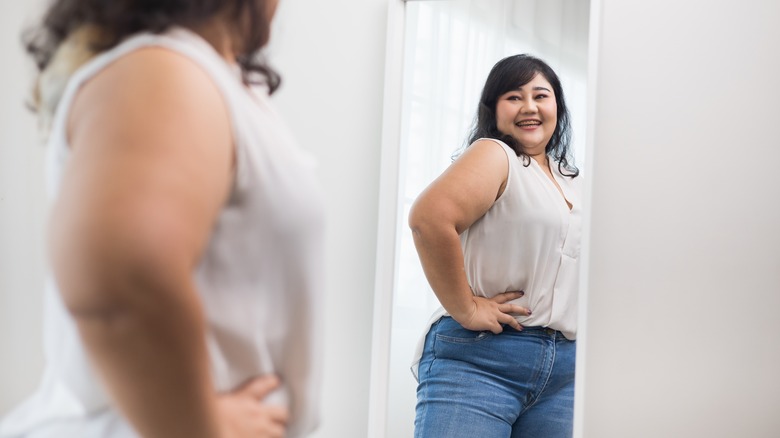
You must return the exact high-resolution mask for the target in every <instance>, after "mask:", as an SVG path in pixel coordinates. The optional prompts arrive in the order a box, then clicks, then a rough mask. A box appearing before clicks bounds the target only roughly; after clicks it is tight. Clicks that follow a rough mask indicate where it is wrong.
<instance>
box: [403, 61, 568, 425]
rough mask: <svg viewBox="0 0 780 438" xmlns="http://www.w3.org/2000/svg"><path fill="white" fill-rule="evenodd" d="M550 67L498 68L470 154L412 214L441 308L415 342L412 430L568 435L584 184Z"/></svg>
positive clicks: (518, 64)
mask: <svg viewBox="0 0 780 438" xmlns="http://www.w3.org/2000/svg"><path fill="white" fill-rule="evenodd" d="M569 139H570V127H569V115H568V111H567V109H566V103H565V100H564V97H563V90H562V88H561V84H560V81H559V79H558V77H557V75H556V74H555V72H554V71H553V70H552V69H551V68H550V67H549V66H548V65H547V64H545V63H544V62H542V61H541V60H539V59H536V58H534V57H531V56H528V55H516V56H510V57H508V58H505V59H503V60H501V61H500V62H498V63H497V64H496V65H495V66H494V67H493V69H492V70H491V72H490V74H489V76H488V78H487V81H486V83H485V87H484V89H483V91H482V96H481V98H480V103H479V109H478V112H477V120H476V126H475V128H474V131H473V134H472V136H471V139H470V141H469V142H470V146H469V147H467V148H466V150H465V152H464V153H463V154H462V155H461V156H460V157H459V158H458V159H457V160H456V161H455V162H454V163H453V164H452V165H451V166H450V167H449V168H448V169H447V170H446V171H445V172H444V173H443V174H442V175H441V176H439V177H438V178H437V179H436V180H435V181H434V182H433V183H431V185H430V186H428V187H427V188H426V189H425V190H424V191H423V193H422V194H421V195H420V196H419V198H418V199H417V200H416V201H415V204H414V206H413V207H412V210H411V212H410V215H409V224H410V226H411V228H412V232H413V236H414V241H415V245H416V247H417V252H418V253H419V256H420V261H421V263H422V266H423V270H424V271H425V275H426V277H427V278H428V281H429V283H430V285H431V288H432V289H433V291H434V293H435V294H436V296H437V297H438V299H439V301H440V302H441V304H442V307H443V308H442V309H440V311H438V312H436V313H435V314H434V316H433V318H432V320H431V322H432V325H431V326H430V328H429V330H428V331H427V336H426V337H425V338H424V341H423V343H422V344H421V345H420V346H419V348H418V354H417V361H418V362H417V363H415V367H414V368H413V369H414V371H415V374H416V375H417V377H418V380H419V386H418V389H417V397H418V403H417V417H416V420H415V436H416V437H426V438H427V437H449V438H452V437H475V436H479V437H513V438H515V437H522V438H534V437H538V438H557V437H568V436H570V435H571V433H572V414H573V394H574V359H575V342H574V339H575V336H576V323H577V321H576V317H577V281H578V257H579V246H580V243H579V240H580V215H581V201H580V181H581V178H577V175H578V170H577V169H576V168H575V167H574V166H573V165H572V164H571V163H570V162H569V158H568V154H569Z"/></svg>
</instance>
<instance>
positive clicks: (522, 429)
mask: <svg viewBox="0 0 780 438" xmlns="http://www.w3.org/2000/svg"><path fill="white" fill-rule="evenodd" d="M576 348H577V347H576V342H575V341H569V340H567V339H566V338H564V337H563V335H562V334H561V333H560V332H557V331H555V330H551V329H547V328H544V327H525V328H524V330H523V331H517V330H515V329H513V328H511V327H508V326H505V328H504V331H503V332H502V333H500V334H498V335H494V334H493V333H491V332H474V331H471V330H466V329H464V328H463V327H462V326H461V325H460V324H458V323H457V322H456V321H455V320H454V319H452V318H450V317H443V318H441V319H440V320H439V321H437V322H436V323H434V324H433V326H432V327H431V330H430V331H429V332H428V336H427V337H426V338H425V348H424V350H423V355H422V359H421V361H420V365H419V367H420V368H419V379H420V383H419V385H418V386H417V417H416V418H415V421H414V426H415V427H414V436H415V438H434V437H437V438H438V437H441V438H445V437H446V438H510V437H511V438H569V437H571V435H572V425H573V415H574V360H575V351H576Z"/></svg>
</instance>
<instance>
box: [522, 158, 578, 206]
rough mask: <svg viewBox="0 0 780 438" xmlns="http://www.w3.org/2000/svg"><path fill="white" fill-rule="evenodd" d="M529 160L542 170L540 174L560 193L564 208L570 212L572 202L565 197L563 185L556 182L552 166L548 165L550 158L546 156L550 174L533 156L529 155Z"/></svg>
mask: <svg viewBox="0 0 780 438" xmlns="http://www.w3.org/2000/svg"><path fill="white" fill-rule="evenodd" d="M531 161H533V162H534V163H535V164H536V166H537V168H538V169H539V171H541V172H542V176H544V179H545V180H547V181H548V182H550V183H552V185H553V188H554V189H555V191H556V192H557V193H558V195H560V198H561V199H562V200H563V203H564V205H565V206H566V209H567V210H568V211H569V213H571V211H572V210H573V209H574V203H572V202H571V201H569V199H568V198H567V197H566V193H565V192H564V191H563V186H561V183H559V182H558V180H557V179H556V178H555V172H553V170H552V168H551V167H550V158H549V157H548V158H547V169H548V170H549V171H550V174H549V175H548V174H547V172H545V171H544V168H542V165H541V164H539V162H538V161H536V159H535V158H533V157H531Z"/></svg>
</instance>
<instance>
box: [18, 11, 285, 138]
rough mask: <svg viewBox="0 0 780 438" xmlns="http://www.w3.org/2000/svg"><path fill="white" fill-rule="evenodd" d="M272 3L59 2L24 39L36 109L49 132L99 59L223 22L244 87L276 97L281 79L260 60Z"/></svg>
mask: <svg viewBox="0 0 780 438" xmlns="http://www.w3.org/2000/svg"><path fill="white" fill-rule="evenodd" d="M267 3H268V0H54V2H53V3H52V4H51V5H50V6H49V8H48V9H47V10H46V12H45V13H44V16H43V20H42V22H41V23H40V24H39V25H38V26H37V27H34V28H31V29H28V30H27V31H26V32H25V33H24V34H23V36H22V39H23V42H24V44H25V47H26V49H27V52H28V53H29V54H30V56H32V58H33V60H34V61H35V63H36V65H37V67H38V70H39V71H40V72H41V74H40V76H39V78H38V81H37V83H36V86H35V89H34V91H33V98H32V100H33V101H32V105H31V106H32V107H33V108H34V109H35V110H37V111H38V112H39V115H40V117H41V122H42V125H44V128H46V129H47V128H48V123H47V120H50V119H51V115H52V114H53V113H54V109H55V107H56V105H57V103H58V102H59V99H60V97H61V95H62V91H63V90H64V88H65V84H66V83H67V80H68V79H69V77H70V76H71V75H72V74H73V72H74V71H75V70H76V69H77V68H78V67H80V66H81V65H83V64H84V63H85V62H87V61H88V60H89V59H91V58H92V57H94V56H95V55H97V54H99V53H101V52H103V51H106V50H109V49H111V48H113V47H114V46H116V45H117V44H119V43H120V42H121V41H122V40H124V39H125V38H127V37H128V36H130V35H133V34H135V33H139V32H152V33H162V32H165V31H166V30H168V29H169V28H171V27H172V26H182V27H193V26H198V25H201V24H204V23H206V22H208V21H209V20H211V19H213V18H215V17H217V16H224V17H226V18H227V19H228V20H229V21H230V23H231V24H232V26H231V28H232V29H235V39H236V41H235V42H236V43H237V44H236V47H238V48H239V49H240V53H237V55H236V62H237V63H238V65H239V66H240V67H241V71H242V76H243V80H244V82H246V83H247V84H250V83H254V84H256V83H265V84H266V85H267V86H268V89H269V92H271V93H273V92H274V91H275V90H276V89H277V88H278V87H279V84H280V83H281V78H280V76H279V75H278V74H277V73H276V72H275V71H274V70H273V69H272V68H271V67H270V66H269V65H268V64H267V62H266V61H265V59H264V58H263V57H262V55H261V54H260V49H261V48H262V47H263V46H265V44H266V43H267V42H268V39H269V36H270V26H271V23H270V22H271V17H270V16H269V10H270V9H269V7H268V5H267Z"/></svg>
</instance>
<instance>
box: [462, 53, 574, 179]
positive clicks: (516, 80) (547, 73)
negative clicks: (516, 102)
mask: <svg viewBox="0 0 780 438" xmlns="http://www.w3.org/2000/svg"><path fill="white" fill-rule="evenodd" d="M537 74H541V75H542V76H544V78H545V79H547V81H548V82H550V85H552V88H553V93H554V94H555V101H556V105H557V110H558V117H557V124H556V125H555V130H554V131H553V134H552V137H550V141H549V142H548V143H547V146H545V153H547V155H548V156H552V157H553V159H554V160H555V161H556V162H557V163H558V170H559V171H560V172H561V174H562V175H566V176H569V177H572V178H574V177H576V176H577V175H579V173H580V171H579V169H577V167H576V166H574V164H573V163H571V162H570V160H572V158H571V157H570V150H569V149H570V145H571V122H570V115H569V110H568V108H567V107H566V99H565V98H564V96H563V87H562V86H561V81H560V79H558V75H556V74H555V71H553V69H552V68H550V66H549V65H547V64H546V63H545V62H544V61H542V60H541V59H538V58H535V57H533V56H530V55H524V54H523V55H513V56H509V57H506V58H504V59H502V60H501V61H499V62H497V63H496V65H494V66H493V68H492V69H491V70H490V74H488V78H487V80H486V81H485V87H484V88H483V89H482V95H481V97H480V99H479V106H478V108H477V115H476V118H475V121H474V126H473V128H472V130H471V133H470V135H469V139H468V143H469V144H471V143H474V142H475V141H477V140H478V139H480V138H494V139H496V140H501V141H503V142H504V143H506V144H507V145H509V146H510V147H511V148H512V149H513V150H514V151H515V153H516V154H517V156H518V157H523V158H524V160H525V162H526V163H527V164H526V165H528V164H530V161H529V160H530V157H529V156H528V155H527V154H526V153H525V151H524V150H523V146H522V145H521V144H519V143H518V142H517V141H516V140H515V139H514V138H513V137H512V136H510V135H506V134H504V133H503V132H501V131H499V130H498V126H497V122H496V105H497V103H498V99H499V97H501V96H502V95H503V94H504V93H506V92H508V91H511V90H516V89H518V88H520V87H522V86H523V85H525V84H527V83H528V82H530V81H531V79H533V78H534V76H536V75H537Z"/></svg>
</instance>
